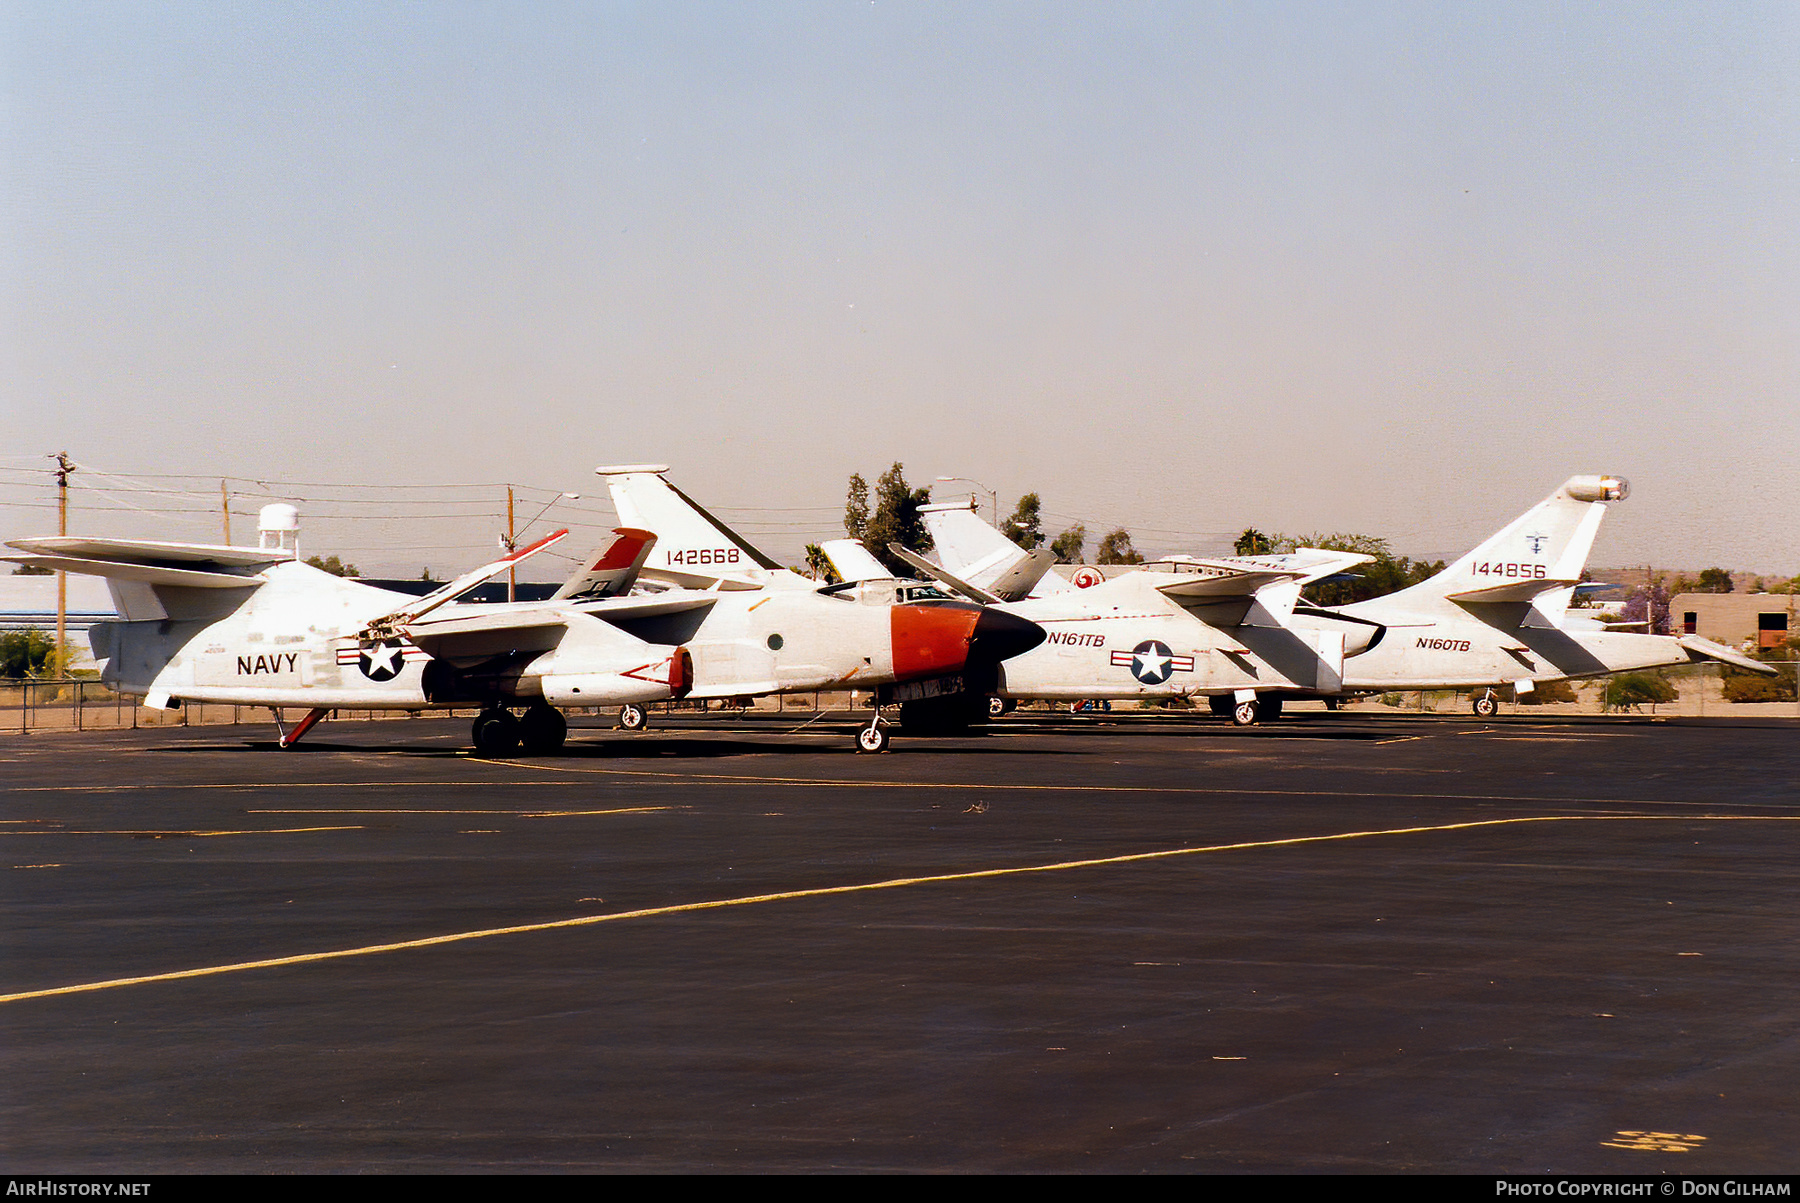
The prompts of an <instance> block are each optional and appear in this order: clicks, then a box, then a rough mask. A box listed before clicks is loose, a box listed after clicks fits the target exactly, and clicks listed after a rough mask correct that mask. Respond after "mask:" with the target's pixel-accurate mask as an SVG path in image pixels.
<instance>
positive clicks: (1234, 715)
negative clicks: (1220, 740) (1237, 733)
mask: <svg viewBox="0 0 1800 1203" xmlns="http://www.w3.org/2000/svg"><path fill="white" fill-rule="evenodd" d="M1257 714H1258V707H1257V705H1256V701H1255V700H1254V699H1252V700H1250V701H1247V702H1239V703H1238V704H1237V705H1235V706H1233V707H1232V708H1231V721H1232V722H1233V723H1235V724H1237V725H1238V726H1240V727H1250V726H1254V725H1255V723H1256V719H1257Z"/></svg>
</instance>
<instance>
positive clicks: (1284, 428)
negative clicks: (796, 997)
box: [0, 0, 1800, 575]
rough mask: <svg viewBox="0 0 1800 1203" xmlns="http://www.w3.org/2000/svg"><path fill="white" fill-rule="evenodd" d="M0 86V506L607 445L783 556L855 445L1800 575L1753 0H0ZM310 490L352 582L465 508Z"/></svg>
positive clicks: (452, 467)
mask: <svg viewBox="0 0 1800 1203" xmlns="http://www.w3.org/2000/svg"><path fill="white" fill-rule="evenodd" d="M0 101H3V103H4V111H3V114H0V122H3V124H0V150H3V163H0V173H3V174H0V215H3V221H4V225H3V227H0V310H3V312H4V327H3V336H0V348H3V350H0V354H3V356H4V358H3V360H0V389H3V390H4V391H3V393H0V469H5V470H6V471H4V472H0V484H4V485H5V487H4V488H0V538H13V537H18V536H20V535H24V534H29V533H38V532H41V531H43V530H46V529H54V521H55V513H54V510H52V509H46V508H43V505H44V503H46V502H48V501H49V500H50V499H51V495H50V492H49V490H48V489H47V488H45V487H44V479H45V478H43V477H41V476H28V475H25V474H23V473H21V472H20V471H19V469H22V468H30V469H33V470H37V469H41V468H43V467H45V466H47V461H45V460H44V459H43V458H42V456H43V453H45V452H49V451H55V450H59V449H65V448H66V449H67V450H68V451H69V453H70V454H71V455H72V456H73V457H74V458H75V459H77V460H78V461H81V462H82V463H84V464H89V465H92V466H94V467H96V468H99V469H103V470H105V471H107V472H112V473H120V474H124V475H126V476H138V477H140V478H141V477H143V476H144V475H145V474H150V473H171V474H193V475H195V476H206V475H209V474H210V475H213V476H217V475H231V476H234V477H246V478H259V479H266V480H271V481H289V482H295V481H298V482H326V483H337V484H341V485H355V484H359V483H367V484H376V483H382V484H395V483H401V484H413V485H438V484H472V483H488V484H490V485H491V484H492V482H504V481H513V482H519V483H522V484H531V485H535V486H538V487H539V488H540V489H567V490H572V491H579V492H582V493H583V494H584V495H587V496H589V497H592V496H593V495H595V494H596V493H597V492H603V490H601V489H599V482H598V481H597V480H596V479H595V478H594V477H593V476H592V475H591V474H590V473H591V469H592V468H593V466H594V465H595V464H599V463H610V462H623V461H640V460H654V461H658V462H666V463H669V464H671V465H673V467H674V469H675V471H674V474H673V475H674V478H675V479H676V481H677V482H678V483H680V484H681V485H682V486H683V487H684V488H685V489H687V490H688V491H689V492H691V493H693V494H694V495H696V496H697V497H699V498H700V499H702V500H703V501H708V502H711V503H715V504H717V505H718V506H719V507H721V508H723V509H726V510H728V511H730V512H731V513H732V514H733V515H736V516H738V517H740V518H742V519H744V520H745V521H746V523H747V524H750V525H754V526H755V527H756V529H757V530H758V531H759V532H761V534H760V536H759V537H765V538H766V539H767V542H768V543H769V544H770V548H771V550H773V551H776V552H777V553H779V554H782V555H786V556H793V555H796V554H797V551H798V547H799V545H800V543H801V542H803V541H804V539H805V538H806V537H808V536H812V537H817V536H829V535H833V534H836V533H838V529H839V528H838V527H837V525H836V524H837V517H838V514H839V513H840V512H841V506H842V498H843V492H844V480H845V478H846V477H847V476H848V474H849V473H850V472H852V471H858V470H860V471H862V472H863V473H865V474H866V475H868V476H869V477H870V478H871V479H873V477H874V475H875V474H877V473H879V472H880V471H881V470H882V469H883V468H885V467H886V466H887V465H888V464H889V463H891V462H892V461H895V460H901V461H904V462H905V464H906V467H907V472H908V476H909V477H910V478H911V479H912V481H913V482H914V483H915V484H931V483H932V482H933V479H934V478H935V477H936V476H938V475H967V476H973V477H976V478H978V479H980V480H981V481H984V482H986V484H988V485H990V486H993V487H995V488H997V489H998V490H999V491H1000V493H1001V494H1002V505H1003V508H1010V506H1011V503H1012V501H1013V499H1014V498H1015V497H1016V495H1017V494H1018V493H1020V492H1022V491H1024V490H1027V489H1035V490H1037V491H1038V492H1039V493H1041V494H1042V496H1043V498H1044V503H1045V508H1046V510H1047V511H1048V512H1049V513H1050V514H1051V515H1052V519H1053V522H1054V523H1056V524H1058V525H1060V524H1061V523H1062V522H1064V521H1068V520H1083V521H1085V522H1086V523H1087V525H1088V527H1089V530H1090V531H1091V532H1093V533H1095V534H1098V533H1099V531H1100V530H1101V529H1102V528H1104V527H1107V526H1111V525H1114V524H1123V525H1126V526H1127V527H1129V528H1131V529H1132V530H1133V531H1135V532H1137V542H1138V545H1139V547H1140V548H1141V549H1143V550H1146V551H1151V552H1160V551H1180V550H1210V549H1211V548H1206V547H1202V546H1200V544H1201V543H1203V542H1204V541H1205V540H1206V539H1208V538H1211V539H1214V540H1215V541H1216V539H1217V537H1218V534H1219V533H1220V532H1235V531H1238V530H1242V529H1243V528H1244V527H1245V526H1249V525H1255V526H1257V527H1259V528H1261V529H1263V530H1280V531H1292V532H1306V531H1314V530H1357V531H1365V532H1369V533H1375V534H1382V535H1386V536H1388V537H1389V538H1390V539H1391V540H1392V541H1393V543H1394V545H1395V547H1396V550H1398V551H1401V552H1404V553H1410V554H1415V555H1431V556H1434V557H1435V556H1437V555H1444V554H1454V553H1456V552H1458V551H1460V550H1462V549H1464V548H1465V547H1466V546H1468V545H1470V544H1472V543H1473V542H1475V541H1478V540H1479V539H1480V538H1481V537H1483V536H1484V535H1485V534H1487V533H1489V532H1490V531H1492V530H1494V529H1497V528H1498V527H1499V526H1500V525H1502V524H1503V523H1504V522H1505V521H1507V520H1508V519H1510V518H1511V517H1513V516H1514V515H1515V514H1516V513H1518V512H1519V511H1521V510H1523V509H1524V508H1525V507H1526V506H1528V505H1530V504H1531V503H1532V502H1534V501H1536V500H1537V499H1538V498H1540V497H1542V496H1544V495H1546V494H1548V493H1549V492H1550V491H1551V490H1552V489H1554V488H1555V486H1556V485H1557V484H1558V483H1559V482H1561V481H1562V479H1563V478H1564V477H1566V476H1568V475H1570V474H1572V473H1576V472H1596V471H1604V472H1613V473H1618V474H1622V475H1625V476H1627V477H1629V478H1630V479H1631V481H1632V484H1633V487H1634V493H1633V496H1632V498H1631V499H1630V500H1629V501H1628V502H1626V503H1625V504H1624V505H1622V506H1619V507H1617V508H1616V509H1615V511H1614V513H1613V515H1612V516H1611V518H1610V519H1609V522H1608V525H1607V527H1606V529H1605V530H1603V531H1602V533H1601V538H1600V543H1599V547H1598V549H1597V551H1596V554H1595V563H1597V564H1603V565H1604V564H1626V563H1642V562H1645V561H1654V562H1660V563H1665V564H1675V565H1677V566H1691V567H1698V566H1704V565H1707V564H1715V563H1716V564H1721V565H1725V566H1727V567H1732V568H1737V569H1742V570H1749V571H1758V572H1782V573H1784V574H1791V573H1794V572H1800V5H1796V4H1794V3H1793V2H1792V0H1773V2H1755V0H1752V2H1745V3H1732V4H1719V3H1710V4H1650V3H1642V2H1637V3H1629V4H1605V3H1590V2H1585V0H1584V2H1579V3H1575V2H1571V3H1531V2H1521V3H1511V4H1505V5H1495V4H1491V3H1481V4H1474V3H1471V4H1454V3H1442V2H1432V3H1379V2H1371V0H1361V2H1355V3H1344V4H1324V3H1286V4H1283V3H1255V4H1252V3H1218V4H1212V3H1199V2H1193V3H1129V2H1115V3H1108V4H1092V3H1078V4H1067V5H1062V4H1055V3H1047V2H1045V0H1035V2H1033V3H1022V4H979V3H973V4H972V3H943V4H914V3H894V2H891V0H879V2H878V3H869V2H868V0H860V2H848V3H810V4H799V3H792V4H782V3H767V2H758V3H755V4H748V3H746V4H678V3H669V2H666V0H659V2H656V3H646V4H624V3H576V4H554V3H544V2H542V0H532V2H531V3H519V4H506V3H467V4H457V3H436V2H434V3H407V4H380V3H371V2H363V3H356V4H331V3H293V4H282V3H257V4H250V5H245V4H235V3H234V4H208V3H196V2H193V0H184V2H181V3H168V4H152V3H126V2H119V0H107V2H105V3H94V4H81V3H72V2H70V0H52V2H45V3H39V2H35V0H0ZM97 480H99V478H88V480H87V483H90V484H91V483H93V482H94V481H97ZM82 484H83V479H82V478H80V477H78V479H77V485H78V489H77V499H78V520H77V522H76V524H75V525H76V526H77V527H79V528H80V529H86V530H94V529H99V528H101V527H102V526H104V527H105V528H106V533H115V534H127V533H136V534H142V535H148V536H151V537H159V538H201V539H211V538H215V537H216V536H217V531H216V526H212V527H207V528H205V529H197V528H196V521H195V520H193V519H187V520H186V521H184V520H183V519H182V518H181V517H180V516H179V515H177V516H173V517H164V516H159V515H158V514H156V513H150V512H144V511H149V510H155V509H158V508H159V503H158V502H157V501H156V500H155V499H154V498H152V497H151V496H150V495H147V494H144V495H136V496H135V500H131V499H132V498H133V496H134V495H133V494H131V493H130V492H129V490H128V489H127V488H126V486H125V485H124V484H121V483H120V482H118V481H114V482H113V485H114V488H115V493H114V494H113V497H114V499H115V500H117V499H118V498H120V497H123V498H126V499H127V501H128V502H129V503H130V504H137V505H139V506H141V507H142V510H139V511H128V512H127V513H126V514H124V515H121V514H117V513H113V514H98V513H96V511H95V508H94V504H93V501H94V496H93V495H91V494H90V495H89V497H90V504H89V506H88V508H87V510H85V511H83V510H81V508H80V506H81V502H80V498H81V496H82V495H81V493H80V491H79V488H80V486H81V485H82ZM201 485H202V486H204V481H202V482H201ZM215 488H216V486H215ZM119 490H124V491H122V492H121V491H119ZM337 495H344V494H343V493H342V491H341V490H340V492H339V494H334V496H337ZM425 495H426V494H420V496H425ZM479 495H480V497H482V498H485V499H486V500H485V502H484V503H483V504H484V505H485V506H486V507H487V509H488V510H490V511H491V509H492V507H493V505H494V504H495V500H496V499H497V498H498V497H499V496H500V495H501V494H500V493H499V492H497V491H496V490H495V489H494V488H492V487H490V488H488V489H487V490H485V491H484V492H481V493H480V494H479ZM432 496H435V494H432ZM471 496H473V494H471ZM539 496H541V497H547V496H548V494H547V493H543V494H539ZM940 496H942V493H941V492H940ZM370 499H374V495H370ZM163 508H167V507H163ZM305 508H306V507H303V509H305ZM474 508H475V509H477V510H480V509H482V508H483V507H482V506H476V507H474ZM534 508H535V507H534ZM574 508H575V509H577V510H586V509H589V508H594V507H593V503H592V502H590V501H583V502H581V503H579V505H578V506H577V507H574ZM597 508H598V509H600V510H601V511H604V510H605V509H606V507H605V506H604V504H603V503H602V504H601V505H599V506H598V507H597ZM312 511H313V512H315V515H316V516H315V518H314V519H312V520H310V521H307V532H308V539H309V542H310V544H311V545H312V546H313V547H314V548H315V549H317V550H320V551H331V550H335V549H337V548H338V547H342V548H343V549H345V550H347V551H350V552H351V553H353V557H354V558H356V559H357V560H358V562H359V563H360V564H361V566H362V567H363V568H364V569H365V571H373V570H376V569H386V570H404V569H406V568H407V567H408V566H411V570H412V571H413V572H415V573H416V571H417V565H418V564H419V563H421V562H429V563H432V564H433V565H434V566H436V567H437V568H439V569H448V568H457V567H461V566H466V564H468V563H470V562H472V561H474V560H475V559H477V558H479V557H480V556H481V555H482V553H483V552H484V551H485V550H486V549H487V548H490V547H491V546H492V533H493V531H494V529H495V527H494V520H493V518H492V517H491V516H487V515H485V514H484V515H482V516H477V517H474V518H470V519H465V520H460V521H454V522H452V521H450V520H448V519H436V518H433V519H430V520H429V521H426V520H421V522H419V523H409V522H402V521H392V520H390V521H379V522H378V521H375V520H374V519H373V518H372V517H364V518H357V517H355V516H354V515H357V514H364V515H369V514H373V513H375V512H376V509H375V508H374V507H371V506H368V505H364V506H362V507H361V508H354V507H350V508H344V507H340V508H338V509H332V508H331V507H330V506H329V505H326V504H325V503H323V502H315V503H313V506H312ZM419 512H420V513H425V512H428V511H427V510H420V511H419ZM429 512H434V513H435V512H447V511H444V507H443V506H440V507H439V508H438V510H436V511H429ZM338 515H345V516H343V517H339V516H338ZM591 516H592V518H593V520H594V521H601V520H603V518H604V515H603V514H602V515H591ZM303 519H305V514H304V513H303ZM431 523H435V524H436V525H430V524H431ZM446 523H448V525H446ZM428 528H429V529H428ZM1090 546H1091V545H1090ZM552 575H554V574H552Z"/></svg>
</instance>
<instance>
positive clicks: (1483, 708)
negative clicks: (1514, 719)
mask: <svg viewBox="0 0 1800 1203" xmlns="http://www.w3.org/2000/svg"><path fill="white" fill-rule="evenodd" d="M1474 710H1475V717H1476V718H1493V717H1494V716H1495V715H1496V714H1498V713H1500V703H1499V702H1497V701H1495V700H1494V695H1493V694H1491V693H1484V694H1482V695H1481V696H1480V697H1478V698H1476V699H1475V705H1474Z"/></svg>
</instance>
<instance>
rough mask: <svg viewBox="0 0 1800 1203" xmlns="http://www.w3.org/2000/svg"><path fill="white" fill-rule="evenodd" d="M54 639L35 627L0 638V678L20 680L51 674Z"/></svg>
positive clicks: (6, 634)
mask: <svg viewBox="0 0 1800 1203" xmlns="http://www.w3.org/2000/svg"><path fill="white" fill-rule="evenodd" d="M55 657H56V640H54V639H52V638H51V637H50V636H49V635H47V634H45V633H44V632H43V631H40V630H38V629H37V628H36V627H26V628H25V629H24V630H22V631H7V632H6V633H5V634H4V635H0V677H5V678H8V679H9V680H21V679H24V678H27V677H47V676H50V675H52V670H53V664H52V661H53V660H54V659H55Z"/></svg>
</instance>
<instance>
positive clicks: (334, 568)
mask: <svg viewBox="0 0 1800 1203" xmlns="http://www.w3.org/2000/svg"><path fill="white" fill-rule="evenodd" d="M306 562H307V563H308V564H310V565H311V566H312V567H314V568H317V569H318V570H319V571H321V572H329V573H330V574H331V575H332V576H361V575H362V573H360V572H358V571H357V570H356V565H355V564H345V563H342V562H340V561H339V560H338V558H337V557H336V556H326V557H325V558H324V559H323V560H321V559H320V558H319V557H318V556H308V557H306Z"/></svg>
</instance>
